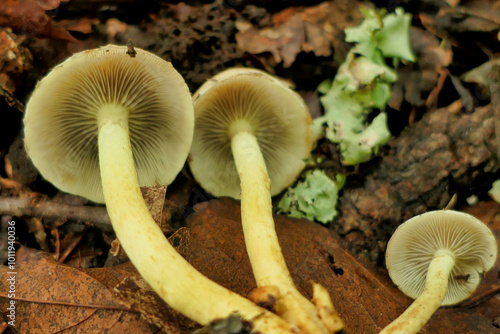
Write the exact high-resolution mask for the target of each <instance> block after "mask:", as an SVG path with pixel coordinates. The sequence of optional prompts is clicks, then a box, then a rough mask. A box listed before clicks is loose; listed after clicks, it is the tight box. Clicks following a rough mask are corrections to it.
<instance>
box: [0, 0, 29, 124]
mask: <svg viewBox="0 0 500 334" xmlns="http://www.w3.org/2000/svg"><path fill="white" fill-rule="evenodd" d="M1 6H2V5H1V4H0V7H1ZM0 20H1V18H0ZM0 25H1V24H0ZM24 39H25V37H24V36H17V35H16V34H14V33H13V32H12V30H11V29H10V28H1V29H0V101H1V100H4V101H5V103H6V104H7V105H8V106H10V107H13V108H15V109H17V110H19V111H21V112H22V111H23V110H24V106H23V104H22V103H21V102H20V101H19V100H17V98H16V97H15V96H14V92H15V90H16V85H15V82H16V80H15V79H16V78H17V76H19V75H20V74H21V73H23V72H25V71H28V70H29V69H31V68H32V62H33V57H32V56H31V53H30V52H29V50H28V49H27V48H25V47H23V46H21V43H22V42H23V41H24ZM1 114H2V112H0V115H1Z"/></svg>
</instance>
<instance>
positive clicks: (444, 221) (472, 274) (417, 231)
mask: <svg viewBox="0 0 500 334" xmlns="http://www.w3.org/2000/svg"><path fill="white" fill-rule="evenodd" d="M441 249H445V250H448V251H449V252H451V253H452V254H453V256H454V257H455V266H454V268H453V270H452V272H451V274H450V278H449V281H448V282H449V285H448V291H447V293H446V296H445V298H444V300H443V302H442V305H453V304H457V303H459V302H461V301H463V300H464V299H467V298H468V297H469V296H470V295H471V294H472V293H473V292H474V290H475V289H476V287H477V286H478V285H479V282H480V279H481V275H482V274H483V273H485V272H487V271H488V270H490V269H491V268H492V267H493V265H494V264H495V261H496V257H497V244H496V240H495V237H494V236H493V233H492V232H491V230H490V229H489V228H488V227H487V226H486V225H485V224H483V223H482V222H481V221H480V220H478V219H476V218H475V217H473V216H471V215H469V214H466V213H462V212H458V211H453V210H439V211H431V212H427V213H424V214H421V215H418V216H415V217H413V218H411V219H409V220H407V221H406V222H405V223H403V224H401V225H400V226H399V227H398V228H397V229H396V231H395V232H394V234H393V236H392V237H391V239H390V240H389V243H388V245H387V251H386V265H387V270H388V271H389V276H390V277H391V279H392V281H393V282H394V283H395V284H396V285H397V286H398V288H399V289H400V290H401V291H403V292H404V293H405V294H406V295H407V296H409V297H411V298H413V299H416V298H417V297H418V296H420V294H421V293H422V291H423V288H424V284H425V280H426V275H427V269H428V267H429V264H430V262H431V260H432V258H433V257H434V254H435V253H436V252H437V251H439V250H441Z"/></svg>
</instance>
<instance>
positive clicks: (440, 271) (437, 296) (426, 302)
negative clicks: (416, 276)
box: [380, 251, 455, 334]
mask: <svg viewBox="0 0 500 334" xmlns="http://www.w3.org/2000/svg"><path fill="white" fill-rule="evenodd" d="M454 265H455V258H454V257H453V255H452V254H451V253H450V252H448V251H438V252H436V254H435V255H434V258H433V259H432V261H431V263H430V264H429V269H428V271H427V277H426V279H425V286H424V290H423V291H422V294H421V295H420V296H419V297H418V298H417V299H415V301H414V302H413V303H412V304H411V305H410V306H409V307H408V308H407V309H406V311H404V313H403V314H401V315H400V316H399V317H398V318H397V319H396V320H394V321H393V322H391V323H390V324H389V325H388V326H387V327H385V328H384V329H383V330H382V331H381V332H380V334H389V333H390V334H396V333H399V334H412V333H417V332H418V331H419V330H420V329H422V327H424V325H425V324H426V323H427V321H429V319H430V317H431V316H432V314H433V313H434V312H436V310H437V309H438V308H439V307H440V306H441V303H442V302H443V300H444V297H445V295H446V291H447V289H448V279H449V277H450V274H451V271H452V270H453V267H454Z"/></svg>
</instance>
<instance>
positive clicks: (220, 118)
mask: <svg viewBox="0 0 500 334" xmlns="http://www.w3.org/2000/svg"><path fill="white" fill-rule="evenodd" d="M24 124H25V144H26V150H27V152H28V154H29V155H30V157H31V159H32V161H33V163H34V164H35V166H36V167H37V168H38V169H39V171H40V173H41V174H42V176H43V177H44V178H46V179H47V180H49V181H50V182H52V183H53V184H54V185H55V186H56V187H58V188H59V189H61V190H63V191H66V192H69V193H73V194H77V195H80V196H83V197H86V198H88V199H90V200H92V201H94V202H99V203H103V202H104V203H106V206H107V210H108V213H109V216H110V219H111V222H112V225H113V228H114V230H115V233H116V235H117V237H118V239H119V240H120V241H121V244H122V246H123V249H124V250H125V251H126V252H127V254H128V256H129V258H130V260H131V261H132V263H133V264H134V265H135V266H136V268H137V270H138V271H139V273H140V274H141V275H142V276H143V277H144V279H145V280H146V281H147V282H148V283H149V284H150V286H151V287H152V288H153V289H154V290H155V291H156V292H157V293H158V295H159V296H160V297H161V298H163V300H165V302H167V303H168V304H169V305H170V306H171V307H173V308H174V309H176V310H177V311H179V312H181V313H182V314H184V315H186V316H188V317H189V318H191V319H193V320H194V321H196V322H198V323H200V324H202V325H206V324H209V323H210V322H212V321H214V320H215V319H220V318H227V317H229V316H230V315H232V314H234V313H238V314H239V315H240V316H241V317H242V318H243V319H244V320H246V321H249V322H250V323H251V324H252V326H253V331H255V332H260V333H272V334H274V333H288V334H291V333H306V334H316V333H325V334H328V333H335V332H337V331H340V330H342V329H343V328H344V324H343V322H342V320H341V319H340V317H339V316H338V315H337V313H336V311H335V309H334V307H333V304H332V301H331V299H330V296H329V294H328V292H327V290H326V289H325V288H324V287H322V286H320V285H318V284H314V285H313V301H314V302H311V301H309V300H308V299H307V298H305V297H304V296H303V295H302V294H300V293H299V291H298V290H297V288H296V287H295V285H294V283H293V280H292V277H291V275H290V273H289V271H288V269H287V266H286V263H285V260H284V257H283V254H282V251H281V247H280V245H279V241H278V237H277V235H276V232H275V228H274V220H273V216H272V203H271V196H273V195H276V194H278V193H279V192H281V191H282V190H283V189H284V188H286V187H287V186H288V185H289V184H290V183H292V182H293V181H294V180H295V179H296V178H297V177H298V175H299V173H300V172H301V170H302V169H303V168H304V159H305V158H307V156H308V155H309V153H310V151H311V149H312V148H313V136H312V133H311V127H310V124H311V117H310V115H309V112H308V110H307V107H306V105H305V103H304V101H303V100H302V99H301V98H300V96H299V95H298V94H297V93H295V92H294V91H293V90H292V89H290V87H289V85H287V84H286V83H285V82H283V81H281V80H278V79H276V78H274V77H272V76H270V75H269V74H266V73H264V72H262V71H259V70H254V69H243V68H239V69H231V70H226V71H224V72H222V73H220V74H219V75H217V76H215V77H214V78H212V79H211V80H209V81H207V82H206V83H205V84H204V85H202V86H201V87H200V89H199V90H198V91H197V92H196V93H195V94H194V97H193V99H192V98H191V95H190V92H189V90H188V88H187V85H186V84H185V82H184V80H183V79H182V77H181V76H180V74H179V73H178V72H177V71H175V69H174V68H173V67H172V65H171V64H170V63H169V62H166V61H164V60H163V59H161V58H159V57H157V56H155V55H153V54H151V53H149V52H146V51H144V50H141V49H136V50H135V52H133V53H131V52H129V49H128V48H127V47H125V46H114V45H108V46H105V47H101V48H98V49H94V50H89V51H84V52H81V53H78V54H75V55H73V56H72V57H70V58H68V59H67V60H66V61H65V62H64V63H62V64H60V65H59V66H57V67H55V68H54V69H53V70H52V71H51V72H50V73H49V74H48V75H47V76H46V77H45V78H43V79H42V80H41V81H40V82H39V83H38V84H37V87H36V89H35V91H34V92H33V94H32V96H31V98H30V100H29V102H28V104H27V106H26V113H25V118H24ZM188 155H189V165H190V168H191V170H192V172H193V175H194V176H195V178H196V179H197V180H198V182H199V183H200V184H201V186H203V187H204V188H205V189H206V190H207V191H208V192H210V193H212V194H213V195H216V196H230V197H233V198H237V199H241V215H242V217H241V218H242V219H241V220H242V226H243V231H244V235H245V243H246V247H247V252H248V256H249V258H250V263H251V266H252V270H253V273H254V276H255V280H256V282H257V289H256V290H255V291H254V292H253V293H252V294H251V296H249V298H250V300H249V299H246V298H243V297H242V296H240V295H238V294H236V293H234V292H231V291H229V290H227V289H225V288H223V287H221V286H220V285H218V284H216V283H215V282H213V281H211V280H209V279H208V278H206V277H205V276H203V275H202V274H201V273H199V272H198V271H197V270H196V269H195V268H193V267H192V266H191V265H190V264H189V263H188V262H187V261H186V260H184V258H183V257H182V256H180V254H178V253H177V251H176V250H175V249H174V248H173V247H172V245H171V244H170V243H169V242H168V241H167V239H166V238H165V236H164V235H163V233H162V231H161V230H160V228H159V227H158V226H157V225H156V224H155V222H154V221H153V219H152V217H151V215H150V213H149V212H148V209H147V207H146V205H145V203H144V200H143V198H142V195H141V192H140V188H139V187H140V186H149V185H154V184H163V185H168V184H170V183H171V182H172V181H173V179H174V178H175V176H176V175H177V174H178V173H179V171H180V170H181V168H182V167H183V165H184V162H185V161H186V159H187V158H188ZM496 256H497V248H496V241H495V238H494V237H493V235H492V233H491V231H490V230H489V229H488V228H487V227H486V226H485V225H484V224H482V223H481V222H480V221H478V220H477V219H475V218H474V217H472V216H470V215H467V214H464V213H459V212H456V211H451V210H444V211H435V212H430V213H427V214H423V215H420V216H417V217H414V218H412V219H410V220H409V221H407V222H406V223H404V224H402V225H401V226H400V227H399V228H398V229H397V230H396V232H395V233H394V235H393V237H392V238H391V240H390V242H389V244H388V247H387V254H386V261H387V268H388V271H389V274H390V276H391V278H392V279H393V281H394V282H395V284H396V285H398V287H399V288H400V289H401V290H402V291H403V292H404V293H405V294H407V295H408V296H410V297H412V298H416V300H415V302H414V303H413V304H412V305H411V306H410V307H409V308H408V310H407V311H406V312H404V313H403V314H402V315H401V316H400V317H399V318H398V319H396V320H395V321H394V322H393V323H392V324H390V325H388V326H387V327H386V328H385V329H384V330H383V331H382V333H416V332H418V331H419V330H420V329H421V328H422V327H423V326H424V325H425V323H426V322H427V320H428V319H429V318H430V317H431V315H432V313H433V312H434V311H435V310H436V309H437V308H439V306H440V305H451V304H455V303H458V302H460V301H462V300H464V299H465V298H467V297H468V296H469V295H470V294H471V293H472V292H473V291H474V290H475V288H476V286H477V285H478V284H479V281H480V276H481V274H482V273H484V272H486V271H487V270H489V269H490V268H491V267H492V266H493V264H494V262H495V260H496ZM261 304H262V305H267V306H268V307H269V310H267V309H265V308H263V307H260V306H258V305H261Z"/></svg>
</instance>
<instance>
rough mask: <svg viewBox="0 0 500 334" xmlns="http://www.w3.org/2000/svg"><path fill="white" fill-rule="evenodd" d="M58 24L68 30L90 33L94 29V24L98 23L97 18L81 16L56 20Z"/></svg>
mask: <svg viewBox="0 0 500 334" xmlns="http://www.w3.org/2000/svg"><path fill="white" fill-rule="evenodd" d="M58 24H59V25H61V26H62V27H64V28H66V30H69V31H77V32H80V33H82V34H86V35H87V34H91V33H92V32H93V31H94V26H96V25H97V24H99V19H98V18H91V17H81V18H78V19H65V20H60V21H59V22H58Z"/></svg>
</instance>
